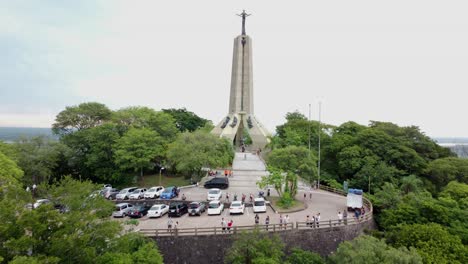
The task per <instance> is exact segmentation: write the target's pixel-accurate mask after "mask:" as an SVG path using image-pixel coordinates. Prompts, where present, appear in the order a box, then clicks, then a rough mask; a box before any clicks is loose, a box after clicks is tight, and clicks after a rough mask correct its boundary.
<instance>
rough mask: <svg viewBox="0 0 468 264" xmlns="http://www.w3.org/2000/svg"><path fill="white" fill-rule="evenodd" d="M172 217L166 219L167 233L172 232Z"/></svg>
mask: <svg viewBox="0 0 468 264" xmlns="http://www.w3.org/2000/svg"><path fill="white" fill-rule="evenodd" d="M172 223H173V222H172V218H170V217H169V220H167V231H168V232H169V233H172Z"/></svg>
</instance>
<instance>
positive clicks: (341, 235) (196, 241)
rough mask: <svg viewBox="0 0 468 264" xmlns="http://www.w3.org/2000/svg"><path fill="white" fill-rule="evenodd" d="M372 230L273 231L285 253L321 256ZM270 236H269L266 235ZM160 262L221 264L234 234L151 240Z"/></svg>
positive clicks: (363, 227)
mask: <svg viewBox="0 0 468 264" xmlns="http://www.w3.org/2000/svg"><path fill="white" fill-rule="evenodd" d="M366 229H368V230H370V229H375V223H374V221H373V220H370V221H367V222H363V223H360V224H355V225H347V226H339V227H331V228H321V229H311V230H304V229H302V230H289V231H281V232H276V234H278V235H279V236H280V238H281V239H282V241H283V242H284V244H285V245H286V251H287V252H289V251H290V250H291V249H292V248H294V247H298V248H302V249H304V250H310V251H314V252H316V253H318V254H320V255H322V256H327V255H329V254H331V253H333V252H334V251H335V250H336V249H337V247H338V245H339V244H340V243H341V242H343V241H346V240H352V239H353V238H355V237H357V236H359V235H360V234H362V233H363V232H364V230H366ZM270 235H273V233H270ZM153 239H154V240H155V241H156V243H157V244H158V247H159V250H160V252H161V253H162V254H163V255H164V263H171V264H172V263H200V264H204V263H207V264H208V263H209V264H214V263H223V258H224V255H225V254H226V251H227V249H229V248H230V247H231V245H232V243H233V242H234V239H235V236H234V235H208V236H179V237H169V236H168V237H155V238H153Z"/></svg>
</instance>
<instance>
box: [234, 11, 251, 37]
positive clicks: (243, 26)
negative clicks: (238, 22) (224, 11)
mask: <svg viewBox="0 0 468 264" xmlns="http://www.w3.org/2000/svg"><path fill="white" fill-rule="evenodd" d="M237 15H238V16H240V17H242V35H245V18H246V17H248V16H250V15H251V14H247V13H246V12H245V10H242V13H241V14H237Z"/></svg>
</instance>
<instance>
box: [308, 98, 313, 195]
mask: <svg viewBox="0 0 468 264" xmlns="http://www.w3.org/2000/svg"><path fill="white" fill-rule="evenodd" d="M310 107H311V106H310V104H309V120H308V121H309V153H308V156H309V158H310V131H311V128H310V112H311V110H310ZM312 178H313V175H310V186H312Z"/></svg>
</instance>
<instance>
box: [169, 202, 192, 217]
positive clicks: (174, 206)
mask: <svg viewBox="0 0 468 264" xmlns="http://www.w3.org/2000/svg"><path fill="white" fill-rule="evenodd" d="M186 213H188V206H187V205H186V204H184V203H171V204H170V205H169V217H174V216H182V215H184V214H186Z"/></svg>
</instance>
